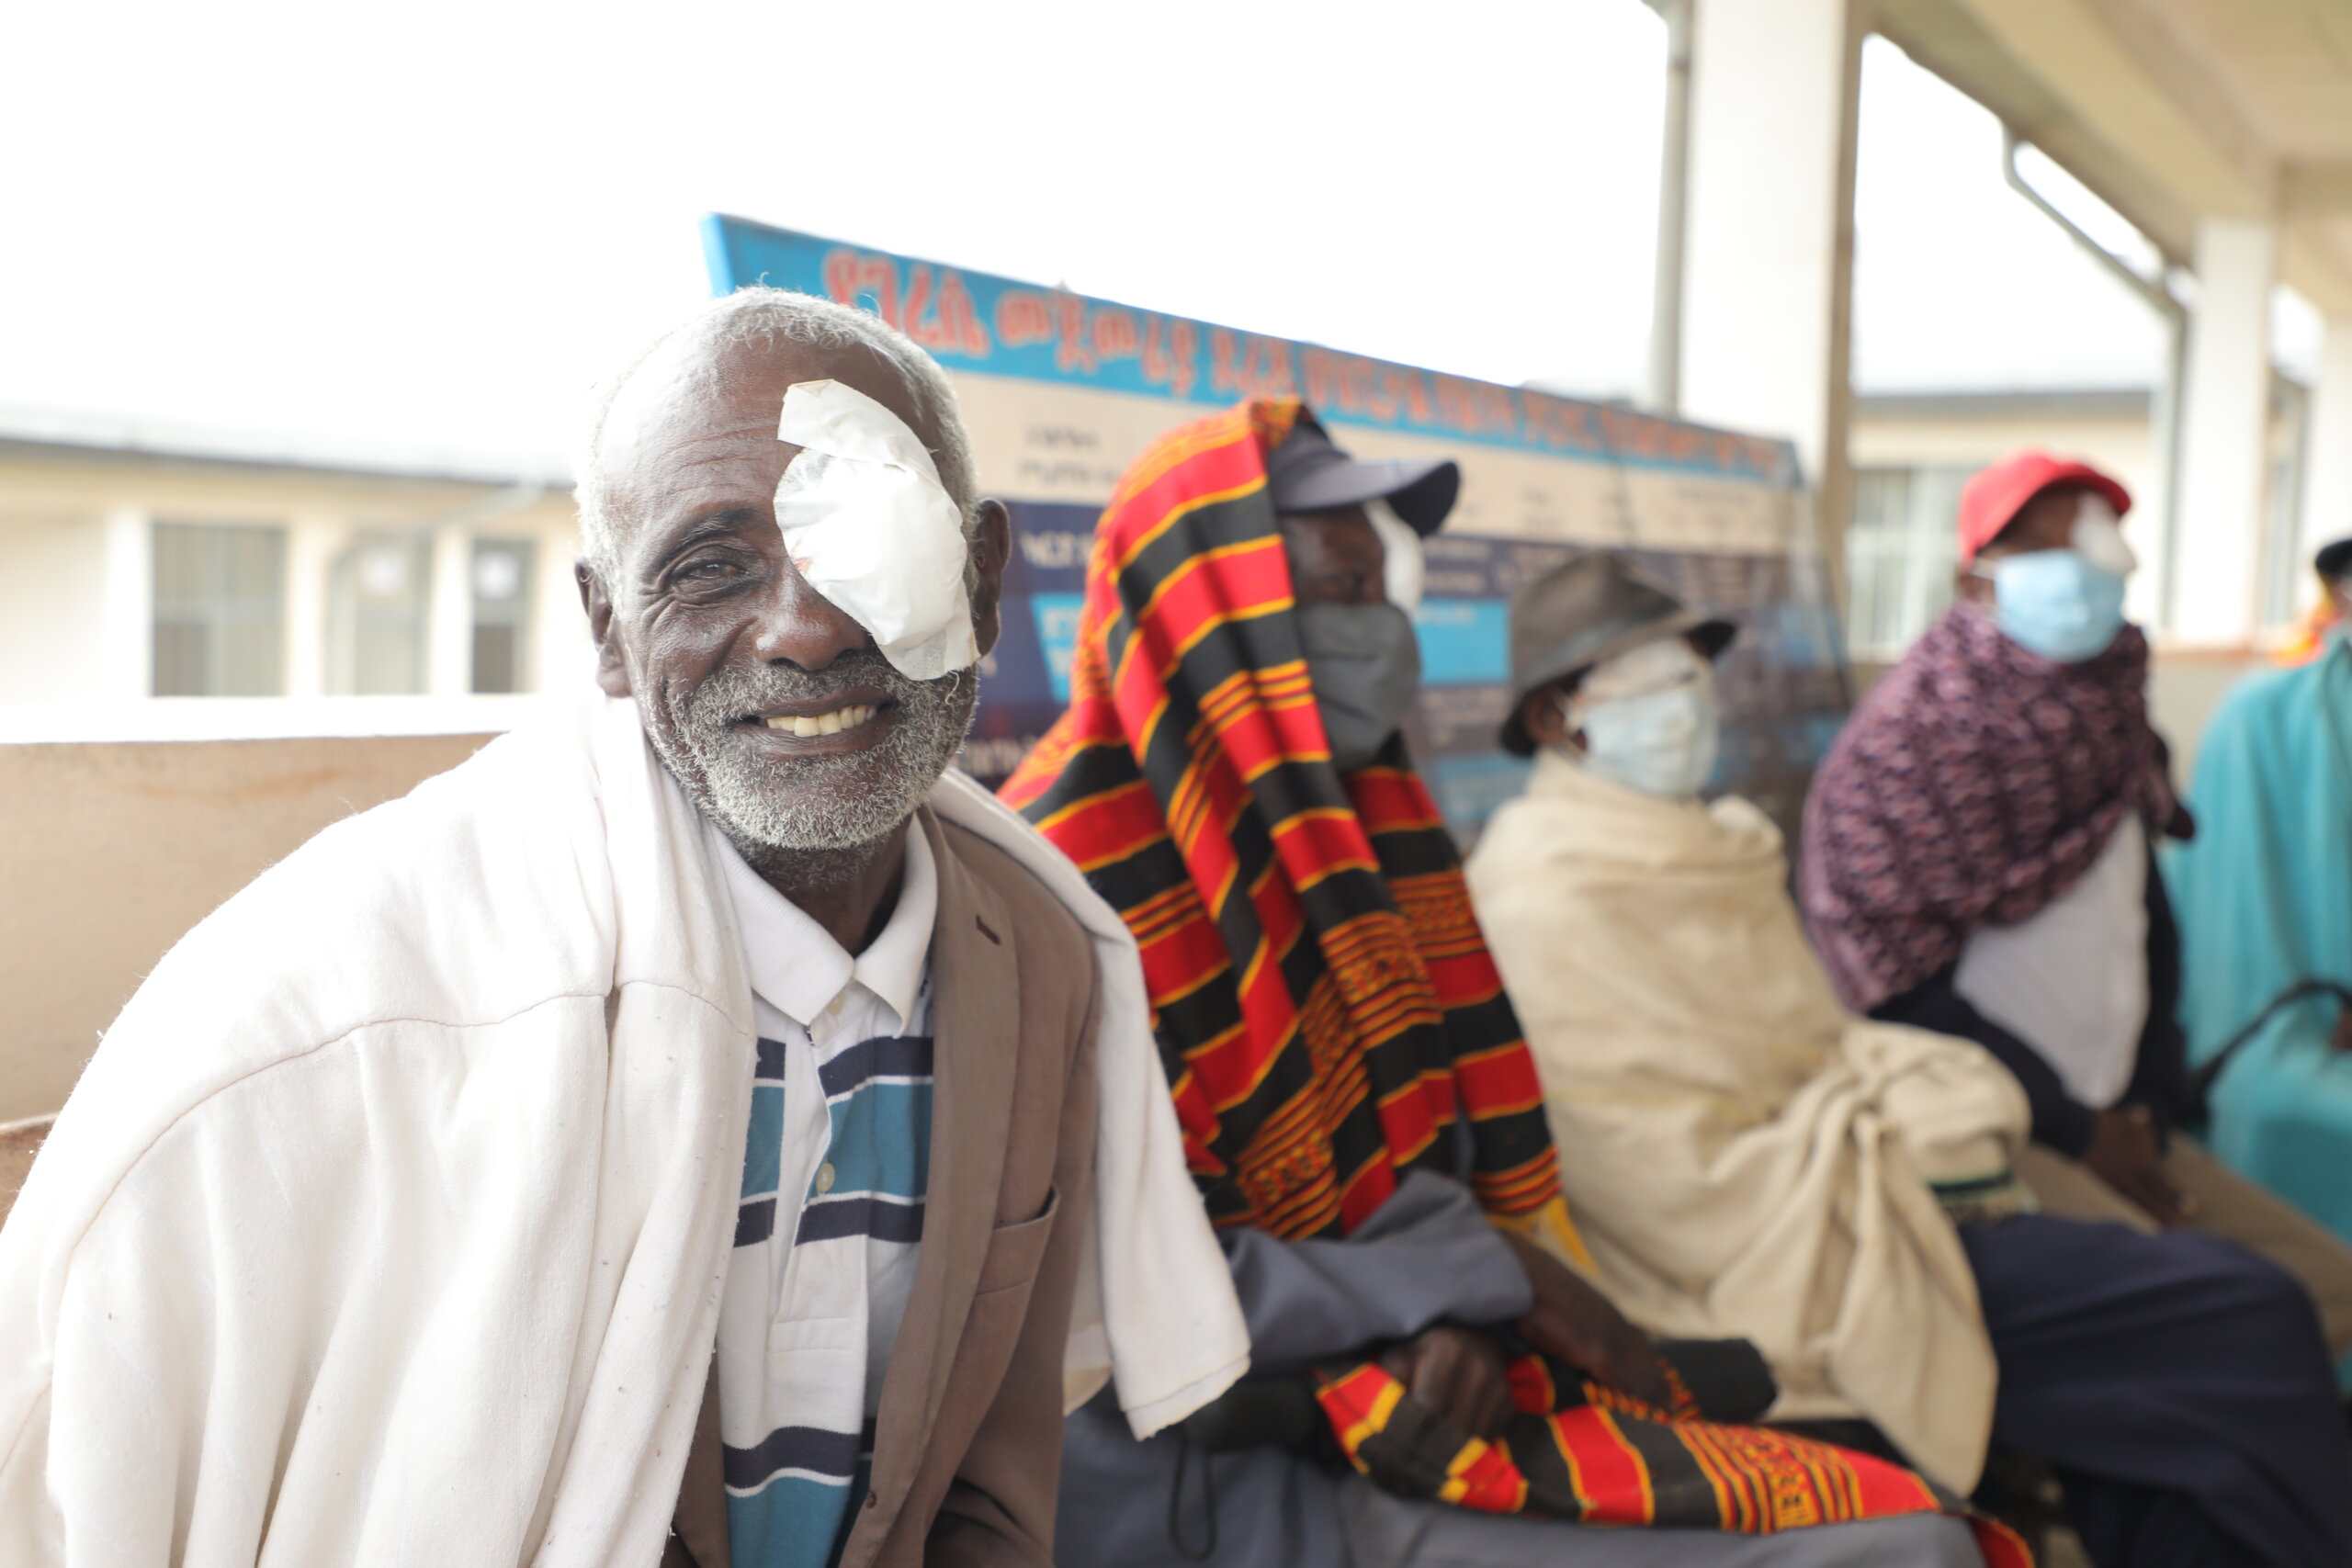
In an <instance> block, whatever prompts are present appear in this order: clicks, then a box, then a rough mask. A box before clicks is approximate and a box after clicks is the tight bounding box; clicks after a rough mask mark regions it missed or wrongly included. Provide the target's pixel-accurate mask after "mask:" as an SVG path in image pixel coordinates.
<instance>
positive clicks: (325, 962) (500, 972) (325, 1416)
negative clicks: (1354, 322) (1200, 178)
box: [0, 289, 1249, 1568]
mask: <svg viewBox="0 0 2352 1568" xmlns="http://www.w3.org/2000/svg"><path fill="white" fill-rule="evenodd" d="M580 498H581V507H582V525H583V535H584V543H585V546H586V553H585V558H584V560H583V561H582V565H581V568H580V584H581V592H582V602H583V604H584V605H585V607H586V610H587V615H588V622H589V626H590V630H591V632H592V634H593V636H594V642H595V647H596V650H597V656H598V665H597V682H598V684H599V685H600V686H601V688H602V693H601V694H592V693H586V692H583V693H582V694H581V695H580V700H579V701H578V702H577V703H576V704H575V705H573V706H572V707H571V708H569V709H567V710H565V711H563V712H561V713H560V714H558V715H556V716H551V717H550V718H549V719H548V721H547V722H545V723H543V724H540V725H538V726H537V727H535V728H530V729H527V730H525V731H522V732H518V733H517V734H515V735H514V736H511V737H508V738H506V739H502V740H499V741H497V742H495V743H493V744H492V745H491V746H490V747H488V748H486V749H484V750H482V751H481V753H480V754H479V755H478V756H476V757H475V758H474V759H473V760H472V761H469V762H468V763H466V764H465V765H464V766H462V767H460V768H458V769H457V770H456V771H454V772H452V773H448V774H446V775H444V776H442V777H440V778H437V779H435V780H431V781H429V782H428V783H426V784H424V785H423V786H421V787H420V788H419V789H418V790H417V791H416V792H415V793H414V794H413V795H411V796H409V797H408V798H406V799H404V800H401V801H397V802H394V803H392V804H390V805H388V806H385V807H379V808H378V809H377V810H375V811H371V812H368V813H366V814H364V815H362V816H360V817H358V818H354V819H352V820H350V821H348V822H345V823H344V824H342V825H340V826H337V827H335V828H333V829H329V830H328V831H326V832H325V833H323V834H322V835H320V836H319V838H317V839H316V840H313V841H312V842H311V843H310V844H308V845H306V846H305V847H304V848H303V849H301V850H300V851H299V852H296V853H295V854H294V855H292V856H290V857H289V858H288V860H287V861H285V862H284V863H281V864H280V865H278V866H277V867H275V868H273V869H272V870H271V871H269V872H268V873H266V874H265V875H263V876H262V877H261V878H260V879H259V880H257V881H256V882H255V883H254V884H253V885H252V886H250V887H248V888H246V889H245V890H244V891H243V892H242V893H240V894H239V895H238V896H237V897H234V898H232V900H231V901H230V902H229V903H228V904H227V905H225V906H223V907H222V908H221V909H220V910H219V911H217V912H216V913H215V914H214V915H212V916H211V917H210V918H209V919H207V920H205V921H204V922H203V923H202V924H200V925H199V926H198V928H197V929H196V930H195V931H192V932H190V933H189V935H188V936H187V938H186V939H185V940H183V941H182V942H181V943H180V944H179V945H178V946H177V947H176V948H175V950H174V951H173V952H172V953H170V954H169V955H168V956H167V957H165V959H164V961H163V963H162V964H160V965H158V967H157V968H156V970H155V972H154V974H153V976H151V977H150V978H149V980H148V981H147V983H146V984H145V985H144V986H143V987H141V989H140V991H139V993H138V995H137V996H136V997H134V998H132V1000H131V1002H130V1005H129V1007H128V1008H127V1009H126V1010H124V1012H123V1014H122V1017H121V1018H120V1020H119V1021H118V1022H117V1023H116V1024H115V1026H114V1027H113V1028H112V1029H111V1030H110V1031H109V1032H107V1037H106V1038H105V1040H104V1042H103V1043H101V1045H100V1046H99V1049H98V1051H97V1054H96V1058H95V1059H94V1060H93V1062H92V1064H91V1066H90V1067H89V1070H88V1072H87V1073H86V1075H85V1077H83V1079H82V1081H81V1083H80V1085H79V1086H78V1087H77V1088H76V1089H75V1091H74V1095H73V1097H72V1099H71V1100H70V1101H69V1102H68V1104H67V1105H66V1107H65V1109H64V1111H63V1112H62V1114H61V1116H60V1117H59V1118H58V1121H57V1124H56V1128H55V1131H54V1133H53V1134H52V1135H51V1138H50V1140H49V1142H48V1144H47V1146H46V1147H45V1149H44V1150H43V1152H42V1153H41V1155H40V1158H39V1160H38V1162H37V1163H36V1165H35V1167H34V1168H33V1171H32V1173H31V1176H30V1178H29V1179H28V1181H27V1183H26V1185H25V1188H24V1190H23V1192H22V1194H21V1197H20V1198H19V1200H18V1201H17V1206H16V1208H15V1211H14V1213H12V1214H11V1215H10V1216H9V1218H8V1221H7V1224H6V1229H5V1230H0V1562H7V1563H9V1564H11V1565H12V1568H14V1565H18V1564H22V1565H25V1568H42V1565H48V1564H57V1565H66V1564H74V1565H80V1564H96V1563H101V1562H103V1563H107V1564H121V1565H127V1568H144V1565H148V1564H153V1565H154V1568H164V1565H165V1564H188V1565H191V1568H194V1565H203V1568H212V1565H227V1564H232V1563H233V1564H240V1565H242V1564H252V1563H256V1562H258V1563H263V1564H279V1563H282V1564H289V1565H291V1564H303V1565H309V1564H325V1563H342V1564H385V1565H390V1564H410V1563H427V1562H429V1563H433V1564H435V1565H436V1568H445V1565H480V1568H511V1565H515V1564H519V1563H523V1562H531V1563H537V1564H549V1565H571V1564H578V1565H582V1568H585V1565H589V1564H597V1565H603V1564H626V1565H636V1568H653V1564H655V1563H656V1562H661V1563H662V1564H664V1565H665V1568H827V1565H829V1564H834V1563H841V1564H851V1565H855V1568H865V1565H866V1564H873V1563H883V1564H895V1565H907V1568H911V1565H913V1564H917V1563H926V1564H973V1565H980V1564H990V1565H994V1564H1005V1565H1012V1564H1023V1565H1028V1568H1040V1565H1042V1564H1045V1563H1046V1562H1050V1561H1051V1556H1052V1551H1053V1531H1054V1521H1055V1508H1056V1491H1057V1475H1058V1460H1059V1446H1060V1435H1061V1430H1062V1418H1063V1416H1064V1413H1065V1410H1066V1409H1067V1408H1068V1407H1069V1406H1070V1405H1071V1404H1075V1403H1077V1402H1080V1401H1083V1400H1085V1399H1087V1398H1089V1397H1091V1396H1093V1395H1094V1394H1095V1393H1097V1391H1102V1398H1103V1401H1104V1402H1106V1403H1107V1404H1109V1405H1110V1406H1111V1407H1113V1408H1115V1409H1117V1410H1118V1411H1119V1412H1120V1414H1121V1418H1122V1419H1124V1420H1125V1421H1126V1422H1127V1423H1128V1424H1129V1427H1130V1428H1131V1429H1132V1430H1133V1431H1134V1432H1135V1433H1136V1435H1137V1436H1143V1435H1148V1434H1149V1433H1151V1432H1153V1431H1155V1430H1157V1429H1159V1427H1163V1426H1165V1425H1166V1424H1168V1423H1169V1422H1170V1421H1173V1420H1176V1419H1179V1418H1182V1416H1186V1415H1187V1414H1188V1413H1190V1412H1191V1411H1193V1409H1194V1408H1196V1407H1198V1406H1199V1405H1201V1404H1204V1403H1205V1402H1207V1401H1209V1400H1211V1399H1213V1398H1215V1397H1216V1395H1217V1394H1218V1393H1220V1392H1221V1391H1222V1390H1223V1389H1224V1388H1225V1387H1226V1386H1227V1384H1228V1383H1230V1382H1232V1381H1233V1380H1234V1379H1235V1378H1237V1377H1238V1376H1239V1375H1240V1373H1241V1372H1242V1371H1243V1370H1244V1369H1245V1367H1246V1364H1247V1359H1248V1354H1249V1350H1248V1340H1247V1337H1246V1333H1245V1330H1244V1328H1243V1325H1242V1323H1241V1320H1240V1316H1239V1313H1238V1306H1237V1303H1236V1302H1235V1299H1234V1295H1233V1291H1232V1286H1231V1282H1230V1280H1229V1277H1228V1276H1227V1272H1226V1270H1225V1269H1224V1266H1223V1262H1222V1259H1221V1258H1220V1256H1219V1254H1218V1251H1217V1248H1216V1243H1215V1240H1214V1238H1213V1236H1212V1235H1211V1233H1210V1230H1209V1227H1208V1225H1207V1223H1206V1221H1205V1219H1204V1216H1203V1215H1202V1213H1201V1211H1200V1207H1199V1204H1198V1202H1197V1201H1196V1200H1195V1199H1194V1197H1193V1190H1192V1186H1191V1183H1190V1181H1189V1179H1188V1178H1187V1176H1186V1174H1185V1171H1184V1167H1183V1160H1182V1145H1181V1138H1180V1134H1179V1132H1178V1128H1177V1125H1176V1122H1175V1119H1174V1116H1173V1114H1172V1111H1171V1109H1170V1106H1169V1104H1168V1101H1167V1097H1166V1093H1165V1089H1164V1088H1162V1086H1161V1085H1160V1083H1159V1077H1158V1074H1159V1066H1158V1063H1157V1061H1156V1059H1155V1055H1154V1052H1153V1047H1152V1041H1151V1035H1150V1022H1149V1011H1148V1002H1147V999H1146V995H1145V990H1144V984H1143V979H1142V976H1141V972H1140V969H1139V966H1138V962H1137V957H1136V948H1135V944H1134V942H1133V939H1132V938H1131V937H1130V936H1129V934H1128V933H1127V931H1126V930H1125V927H1124V926H1123V925H1122V924H1121V922H1120V921H1119V919H1118V918H1117V917H1116V916H1115V915H1114V914H1113V913H1112V912H1111V911H1110V910H1109V909H1108V908H1105V907H1104V906H1103V904H1102V902H1101V901H1100V900H1099V899H1098V898H1097V897H1095V896H1094V895H1093V894H1092V893H1091V891H1090V890H1089V889H1088V888H1087V886H1086V885H1085V883H1084V881H1083V879H1082V878H1080V875H1079V874H1078V873H1077V871H1076V870H1075V869H1074V868H1073V867H1072V866H1070V865H1069V863H1068V862H1067V861H1066V860H1064V859H1062V858H1061V857H1060V855H1059V854H1058V853H1057V852H1055V851H1054V850H1053V849H1052V848H1051V847H1050V846H1048V845H1047V844H1046V842H1045V841H1044V840H1041V839H1040V838H1039V837H1038V836H1037V835H1036V834H1035V832H1034V831H1032V830H1031V829H1029V828H1028V827H1027V826H1026V825H1025V824H1023V823H1022V822H1021V821H1020V820H1019V819H1018V818H1016V817H1014V816H1013V815H1012V813H1010V812H1008V811H1007V810H1005V809H1004V808H1003V807H1001V806H999V805H997V804H996V803H995V802H994V801H993V800H992V799H991V798H990V797H989V796H988V795H986V794H985V793H984V792H982V791H981V790H980V789H978V786H976V785H974V784H972V783H971V782H970V781H969V780H968V779H966V778H964V777H963V776H962V775H961V774H959V773H955V772H954V771H953V770H952V769H951V767H950V763H951V761H953V759H954V758H955V756H956V750H957V748H958V746H959V745H960V743H961V741H962V739H963V736H964V732H965V727H966V724H967V721H968V719H969V718H970V716H971V713H972V708H973V704H974V700H975V695H976V691H977V683H978V660H979V659H980V657H981V656H982V655H983V654H984V653H985V652H986V651H987V650H988V649H989V647H990V645H991V644H992V643H993V642H994V641H995V638H996V636H997V630H998V594H999V591H1000V589H1001V582H1002V575H1003V570H1004V565H1005V558H1006V554H1007V548H1008V524H1007V516H1006V513H1005V509H1004V508H1003V507H1002V506H1001V504H999V503H998V502H992V501H984V500H981V499H979V497H978V494H977V492H976V489H975V482H974V472H973V465H972V459H971V456H970V452H969V449H968V446H967V441H966V438H965V434H964V432H963V428H962V425H961V423H960V419H959V417H958V414H957V412H956V402H955V397H954V394H953V391H952V390H951V389H950V388H949V386H948V384H947V382H946V380H945V378H944V376H943V375H942V374H941V373H940V371H939V369H938V367H936V366H934V365H933V364H932V362H931V361H930V360H929V359H928V358H927V357H926V356H925V355H923V354H922V350H920V349H919V348H917V347H916V346H915V345H914V344H911V343H910V342H909V341H907V340H906V339H905V338H903V337H901V336H900V335H899V333H896V332H894V331H892V330H891V329H889V328H888V327H887V326H885V325H883V324H882V323H881V322H879V321H876V320H875V319H874V318H872V317H870V316H867V315H865V314H864V313H862V312H859V311H855V310H849V309H846V308H842V307H839V306H835V305H831V304H829V303H827V302H825V301H822V300H819V299H809V298H807V297H805V296H799V295H792V294H786V293H782V292H779V291H776V290H773V289H753V290H746V291H744V292H742V293H740V294H738V295H736V296H734V297H732V298H730V299H726V300H723V301H720V302H718V304H716V305H714V306H713V307H711V308H709V309H708V310H705V311H704V312H702V313H701V314H699V315H697V316H696V317H695V318H694V319H692V320H690V321H687V322H686V323H684V325H683V326H681V327H679V328H678V329H676V330H674V331H673V332H672V333H669V334H668V335H666V336H665V337H663V338H662V339H661V340H660V341H659V342H658V343H656V344H654V345H653V346H652V347H651V348H650V349H649V350H648V351H647V352H646V353H645V354H644V355H642V356H640V357H639V359H638V360H637V361H636V362H635V363H634V364H632V365H631V366H629V367H628V368H627V369H626V370H625V371H623V372H622V373H621V374H620V375H619V376H618V377H616V378H615V380H614V381H613V382H612V383H611V384H610V386H609V387H608V388H607V389H606V393H605V400H604V404H603V407H602V410H601V412H600V413H599V415H598V418H597V421H596V424H595V428H594V434H593V436H592V438H591V440H590V442H589V444H588V447H587V450H586V453H585V457H584V459H583V462H582V468H581V475H580Z"/></svg>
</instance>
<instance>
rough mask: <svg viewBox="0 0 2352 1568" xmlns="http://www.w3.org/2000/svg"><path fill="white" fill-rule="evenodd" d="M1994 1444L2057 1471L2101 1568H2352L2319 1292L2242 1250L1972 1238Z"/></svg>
mask: <svg viewBox="0 0 2352 1568" xmlns="http://www.w3.org/2000/svg"><path fill="white" fill-rule="evenodd" d="M1960 1234H1961V1239H1962V1243H1963V1244H1964V1245H1965V1246H1966V1247H1967V1249H1968V1257H1969V1261H1970V1263H1971V1264H1972V1265H1973V1267H1974V1269H1975V1271H1976V1289H1977V1293H1978V1295H1979V1296H1980V1297H1981V1298H1982V1299H1983V1302H1984V1306H1985V1326H1986V1328H1987V1329H1988V1330H1990V1332H1991V1334H1992V1338H1993V1351H1994V1354H1995V1356H1996V1358H1997V1359H1998V1360H1999V1362H2000V1375H2001V1382H2000V1395H1999V1398H1998V1400H1997V1402H1996V1404H1995V1406H1994V1412H1993V1438H1994V1441H1996V1443H1999V1444H2000V1445H2001V1446H2003V1447H2005V1448H2010V1449H2015V1450H2018V1451H2020V1452H2023V1453H2028V1454H2032V1455H2034V1456H2036V1457H2038V1458H2040V1459H2041V1460H2043V1461H2047V1462H2048V1463H2049V1464H2050V1465H2051V1466H2052V1468H2053V1469H2055V1470H2056V1471H2057V1472H2058V1473H2059V1477H2060V1479H2061V1481H2062V1482H2063V1483H2064V1485H2065V1489H2066V1499H2067V1506H2068V1510H2069V1512H2070V1513H2071V1514H2072V1516H2073V1522H2074V1525H2075V1530H2076V1532H2077V1533H2078V1534H2079V1535H2080V1536H2081V1537H2082V1540H2083V1545H2084V1547H2085V1548H2086V1550H2087V1551H2089V1553H2090V1556H2091V1560H2092V1561H2093V1562H2096V1563H2098V1565H2099V1568H2126V1565H2129V1568H2223V1565H2227V1568H2237V1565H2238V1564H2245V1565H2248V1568H2344V1565H2345V1564H2347V1563H2352V1438H2347V1436H2346V1429H2345V1414H2344V1407H2343V1406H2342V1405H2341V1404H2338V1403H2337V1399H2336V1392H2335V1377H2334V1374H2333V1370H2332V1368H2331V1366H2330V1363H2329V1360H2328V1356H2327V1350H2326V1347H2325V1344H2324V1341H2323V1340H2322V1338H2321V1337H2320V1326H2319V1316H2318V1314H2317V1312H2316V1311H2315V1309H2314V1308H2313V1307H2312V1302H2311V1298H2310V1296H2309V1295H2308V1294H2307V1293H2306V1292H2304V1290H2303V1288H2302V1287H2301V1285H2299V1284H2297V1283H2296V1282H2295V1280H2293V1279H2292V1278H2291V1277H2290V1276H2289V1275H2288V1274H2286V1273H2285V1272H2284V1271H2283V1270H2281V1269H2278V1268H2277V1267H2276V1266H2275V1265H2272V1264H2270V1263H2267V1262H2265V1261H2264V1260H2262V1259H2261V1258H2256V1257H2255V1256H2254V1255H2253V1254H2251V1253H2248V1252H2245V1251H2243V1250H2241V1249H2239V1248H2238V1247H2233V1246H2232V1245H2230V1244H2229V1243H2227V1242H2223V1241H2218V1240H2215V1239H2214V1238H2212V1237H2211V1236H2205V1235H2194V1234H2190V1233H2188V1232H2181V1231H2175V1232H2169V1233H2166V1234H2165V1235H2143V1234H2141V1233H2139V1232H2137V1231H2133V1230H2131V1229H2128V1228H2127V1227H2125V1226H2122V1225H2120V1224H2082V1223H2079V1222H2076V1221H2071V1220H2060V1219H2052V1218H2051V1217H2049V1216H2047V1215H2042V1214H2026V1215H2020V1216H2018V1218H2015V1219H2011V1220H2005V1221H2001V1222H1998V1223H1996V1224H1985V1225H1963V1226H1962V1227H1961V1232H1960Z"/></svg>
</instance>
